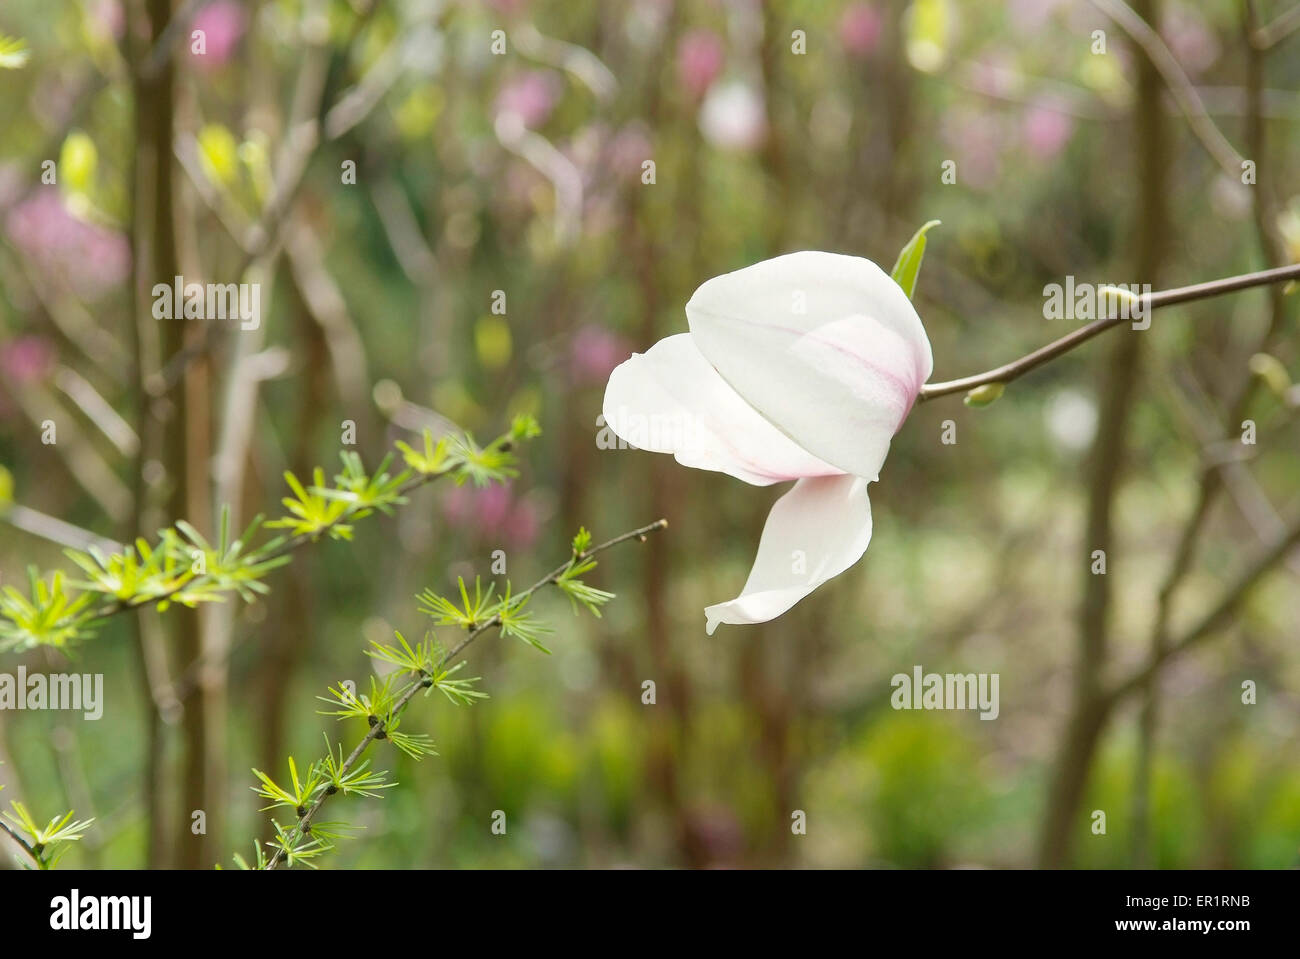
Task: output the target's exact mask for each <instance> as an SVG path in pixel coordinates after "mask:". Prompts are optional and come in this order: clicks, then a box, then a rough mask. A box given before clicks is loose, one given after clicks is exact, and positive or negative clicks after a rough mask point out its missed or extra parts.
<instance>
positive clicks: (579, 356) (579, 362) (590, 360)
mask: <svg viewBox="0 0 1300 959" xmlns="http://www.w3.org/2000/svg"><path fill="white" fill-rule="evenodd" d="M631 352H632V348H631V346H630V345H629V344H628V343H627V342H625V341H624V340H623V338H622V337H620V336H619V335H618V334H616V333H611V332H610V331H609V330H607V329H605V328H604V327H603V326H597V325H596V324H594V323H588V324H587V325H586V326H583V327H581V328H580V329H579V330H578V332H577V333H575V334H574V335H573V340H572V341H571V342H570V344H569V372H570V374H571V376H572V377H573V381H574V385H575V386H587V385H589V384H592V383H604V382H605V381H606V380H607V379H609V374H610V373H612V372H613V370H614V367H616V366H618V364H620V363H622V362H623V361H624V360H625V359H627V358H628V355H629V354H630V353H631Z"/></svg>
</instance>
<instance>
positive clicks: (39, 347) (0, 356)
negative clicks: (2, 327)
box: [0, 336, 54, 383]
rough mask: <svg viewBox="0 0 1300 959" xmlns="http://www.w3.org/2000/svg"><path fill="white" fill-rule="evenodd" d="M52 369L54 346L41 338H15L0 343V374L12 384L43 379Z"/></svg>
mask: <svg viewBox="0 0 1300 959" xmlns="http://www.w3.org/2000/svg"><path fill="white" fill-rule="evenodd" d="M53 367H54V346H53V345H52V344H51V343H50V341H49V340H47V339H46V338H45V337H43V336H16V337H14V338H13V339H11V340H7V341H5V342H3V343H0V372H3V373H4V379H5V380H6V381H8V382H14V383H31V382H33V381H34V380H41V379H44V378H45V377H46V376H48V375H49V373H50V370H51V369H52V368H53Z"/></svg>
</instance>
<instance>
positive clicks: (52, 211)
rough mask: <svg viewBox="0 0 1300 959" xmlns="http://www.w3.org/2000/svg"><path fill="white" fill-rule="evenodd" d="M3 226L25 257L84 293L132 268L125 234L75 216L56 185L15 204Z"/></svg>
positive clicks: (97, 291)
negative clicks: (68, 209) (67, 206)
mask: <svg viewBox="0 0 1300 959" xmlns="http://www.w3.org/2000/svg"><path fill="white" fill-rule="evenodd" d="M5 228H6V230H7V232H8V233H9V238H10V239H11V240H12V241H13V243H14V245H15V246H17V247H18V248H19V249H20V250H21V251H22V252H23V254H24V255H25V256H26V257H27V259H29V260H30V261H31V262H32V263H33V264H35V265H36V266H37V267H39V268H40V269H42V270H44V271H45V272H47V273H49V274H50V275H51V276H53V277H56V278H58V279H61V280H62V281H64V282H66V283H68V284H69V285H70V286H71V287H72V289H73V290H74V291H76V293H77V294H78V295H79V296H81V297H82V298H83V299H87V300H93V299H95V298H96V297H98V296H100V295H101V294H103V293H104V292H105V291H106V290H108V289H110V288H112V287H114V286H116V285H118V284H119V283H122V282H123V281H125V280H126V277H127V274H128V273H129V272H130V269H131V248H130V244H129V243H128V242H127V239H126V237H125V236H123V235H122V234H121V233H119V232H117V231H115V230H109V229H106V228H105V227H101V226H97V225H95V224H93V223H87V222H85V221H84V220H80V219H78V218H76V217H74V216H73V215H72V214H70V213H69V212H68V211H67V208H66V207H64V205H63V200H62V199H61V198H60V196H59V192H58V190H56V189H47V190H40V191H38V192H37V193H35V194H34V195H33V196H32V197H31V198H29V199H27V200H24V201H23V202H22V203H19V204H18V205H17V206H15V207H14V208H13V209H12V210H11V211H10V212H9V216H8V218H7V220H6V221H5Z"/></svg>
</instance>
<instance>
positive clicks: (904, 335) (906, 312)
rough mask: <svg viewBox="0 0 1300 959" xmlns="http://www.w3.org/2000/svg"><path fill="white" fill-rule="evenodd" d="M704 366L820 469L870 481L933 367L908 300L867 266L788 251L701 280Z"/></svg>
mask: <svg viewBox="0 0 1300 959" xmlns="http://www.w3.org/2000/svg"><path fill="white" fill-rule="evenodd" d="M686 316H687V318H688V319H689V321H690V327H691V334H692V336H693V337H694V338H695V343H696V345H697V346H698V347H699V349H700V351H701V352H702V353H703V354H704V357H705V359H707V360H708V362H709V363H710V364H711V365H712V366H713V367H714V368H715V369H716V370H717V371H718V372H719V373H720V374H721V375H722V378H723V379H724V380H725V381H726V382H727V383H729V384H730V385H731V386H732V387H733V388H734V389H735V390H736V392H737V393H739V394H740V396H741V397H742V398H743V399H744V400H745V401H747V402H748V403H749V405H750V406H752V407H754V408H755V409H756V410H758V412H760V413H761V414H763V416H764V417H765V418H767V419H768V420H770V421H771V422H772V423H773V424H775V425H776V426H777V427H778V428H780V429H781V431H782V432H784V433H785V434H786V435H788V436H789V437H791V438H792V439H793V440H794V441H795V442H796V443H797V444H798V445H799V446H801V447H803V448H804V449H806V450H808V452H810V453H812V454H813V455H814V456H817V457H819V458H820V459H822V460H825V461H826V462H827V463H830V464H832V465H833V466H835V467H838V468H839V469H841V470H843V471H844V472H846V473H852V474H854V475H855V476H863V477H866V478H867V479H870V480H875V479H878V478H879V474H880V467H881V464H883V463H884V461H885V456H886V455H887V454H888V452H889V442H890V440H891V439H892V438H893V435H894V433H896V432H897V431H898V428H899V426H901V425H902V422H903V420H904V419H905V418H906V417H907V414H908V412H909V411H910V410H911V408H912V404H913V403H914V402H915V401H916V397H917V395H918V394H919V393H920V390H921V386H922V385H923V384H924V383H925V381H926V380H927V379H928V378H929V376H930V373H931V371H932V369H933V359H932V357H931V354H930V341H929V339H928V338H927V337H926V335H925V329H924V327H923V326H922V325H921V319H920V317H918V316H917V315H916V310H914V309H913V308H912V304H911V302H910V301H909V300H908V298H907V295H906V294H905V293H904V292H903V291H902V290H901V289H900V288H899V286H898V284H897V283H895V282H894V281H893V280H892V279H890V278H889V276H888V274H886V273H885V272H884V271H883V270H881V269H880V267H878V266H876V264H874V263H872V262H871V261H870V260H865V259H862V258H861V257H855V256H843V255H841V254H837V253H815V252H803V253H790V254H788V255H786V256H778V257H776V258H775V259H771V260H765V261H763V262H762V263H756V264H755V265H753V266H750V267H746V268H745V269H743V270H737V271H735V272H734V273H727V274H725V275H723V276H719V277H715V278H714V279H712V280H709V281H708V282H707V283H705V284H704V285H703V286H701V287H700V288H699V289H698V290H696V291H695V295H694V296H692V297H691V300H690V302H689V303H687V304H686Z"/></svg>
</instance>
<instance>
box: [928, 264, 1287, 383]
mask: <svg viewBox="0 0 1300 959" xmlns="http://www.w3.org/2000/svg"><path fill="white" fill-rule="evenodd" d="M1295 279H1300V264H1292V265H1291V266H1282V267H1278V268H1276V269H1272V270H1260V271H1258V272H1255V273H1243V274H1241V275H1240V276H1229V277H1225V278H1224V279H1222V280H1210V281H1209V282H1206V283H1194V284H1192V285H1191V286H1181V287H1177V288H1176V289H1172V290H1159V291H1157V292H1155V293H1150V294H1143V295H1142V296H1140V297H1138V298H1137V302H1136V304H1135V305H1134V306H1133V307H1132V308H1131V309H1130V310H1129V311H1128V312H1129V313H1130V314H1131V315H1127V316H1126V315H1122V314H1123V313H1124V311H1121V310H1117V311H1116V313H1117V314H1121V315H1116V316H1108V317H1104V318H1102V319H1100V320H1093V321H1092V322H1091V323H1089V324H1088V325H1087V326H1083V327H1080V328H1079V329H1077V330H1075V331H1074V332H1073V333H1069V334H1067V335H1065V336H1063V337H1061V338H1060V339H1059V340H1055V341H1054V342H1052V343H1049V344H1047V345H1046V346H1043V347H1040V348H1039V349H1037V350H1034V351H1033V352H1032V353H1029V354H1026V355H1025V356H1022V357H1020V359H1018V360H1013V361H1012V362H1010V363H1006V364H1003V365H1002V366H999V367H996V368H995V369H991V370H986V371H985V372H983V373H976V374H974V375H972V376H964V377H962V378H961V379H957V380H947V381H945V382H942V383H927V384H926V385H925V386H923V387H921V395H920V396H919V397H918V399H917V402H924V401H926V400H932V399H935V398H936V397H939V396H947V395H948V394H950V393H964V392H966V391H967V390H971V389H974V388H975V387H977V386H984V385H986V384H988V383H1010V382H1011V381H1012V380H1015V379H1019V378H1020V377H1022V376H1024V375H1025V374H1026V373H1028V372H1029V371H1030V370H1033V369H1035V368H1037V367H1039V366H1042V365H1043V364H1044V363H1047V362H1050V361H1051V360H1054V359H1056V358H1057V357H1058V356H1061V355H1063V354H1065V353H1068V352H1070V350H1072V349H1074V348H1075V347H1076V346H1079V345H1081V344H1083V343H1086V342H1088V340H1090V339H1092V338H1093V337H1094V336H1097V335H1099V334H1101V333H1104V332H1106V331H1107V330H1109V329H1110V328H1111V327H1114V326H1118V325H1119V324H1121V323H1128V322H1131V321H1132V318H1133V316H1145V315H1146V312H1147V311H1148V310H1155V309H1159V308H1160V307H1165V306H1174V305H1175V304H1178V303H1189V302H1192V301H1194V300H1205V299H1209V298H1210V297H1214V296H1222V295H1223V294H1225V293H1234V292H1236V291H1237V290H1245V289H1249V288H1251V287H1255V286H1264V285H1266V284H1269V283H1280V282H1282V281H1283V280H1295Z"/></svg>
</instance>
